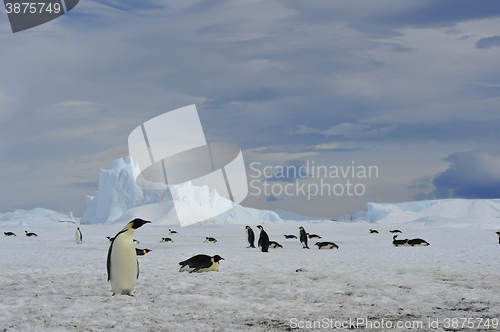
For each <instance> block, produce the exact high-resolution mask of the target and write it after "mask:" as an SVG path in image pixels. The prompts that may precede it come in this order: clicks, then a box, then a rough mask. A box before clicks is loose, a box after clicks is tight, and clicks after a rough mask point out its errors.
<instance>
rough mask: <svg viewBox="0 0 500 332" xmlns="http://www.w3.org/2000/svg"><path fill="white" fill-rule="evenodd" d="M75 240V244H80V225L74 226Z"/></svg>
mask: <svg viewBox="0 0 500 332" xmlns="http://www.w3.org/2000/svg"><path fill="white" fill-rule="evenodd" d="M75 241H76V244H82V232H81V231H80V227H77V228H76V232H75Z"/></svg>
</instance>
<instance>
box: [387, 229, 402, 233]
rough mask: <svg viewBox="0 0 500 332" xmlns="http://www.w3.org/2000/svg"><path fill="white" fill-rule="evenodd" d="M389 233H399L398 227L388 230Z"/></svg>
mask: <svg viewBox="0 0 500 332" xmlns="http://www.w3.org/2000/svg"><path fill="white" fill-rule="evenodd" d="M389 232H390V233H401V231H400V230H399V229H393V230H392V231H389Z"/></svg>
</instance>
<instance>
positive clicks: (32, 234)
mask: <svg viewBox="0 0 500 332" xmlns="http://www.w3.org/2000/svg"><path fill="white" fill-rule="evenodd" d="M24 232H25V233H26V236H28V237H32V236H38V235H36V234H35V233H28V231H24Z"/></svg>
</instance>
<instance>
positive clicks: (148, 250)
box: [144, 249, 152, 254]
mask: <svg viewBox="0 0 500 332" xmlns="http://www.w3.org/2000/svg"><path fill="white" fill-rule="evenodd" d="M150 251H152V250H151V249H144V253H145V254H147V253H148V252H150Z"/></svg>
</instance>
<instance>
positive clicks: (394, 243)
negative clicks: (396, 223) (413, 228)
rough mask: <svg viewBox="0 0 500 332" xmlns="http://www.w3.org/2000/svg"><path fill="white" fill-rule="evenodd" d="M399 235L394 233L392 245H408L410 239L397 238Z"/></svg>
mask: <svg viewBox="0 0 500 332" xmlns="http://www.w3.org/2000/svg"><path fill="white" fill-rule="evenodd" d="M397 237H398V236H397V235H394V236H393V237H392V245H393V246H395V247H403V246H407V245H408V239H404V240H396V238H397Z"/></svg>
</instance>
